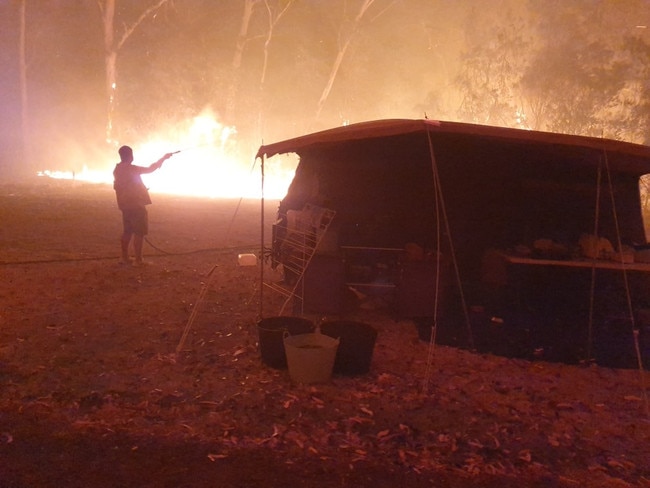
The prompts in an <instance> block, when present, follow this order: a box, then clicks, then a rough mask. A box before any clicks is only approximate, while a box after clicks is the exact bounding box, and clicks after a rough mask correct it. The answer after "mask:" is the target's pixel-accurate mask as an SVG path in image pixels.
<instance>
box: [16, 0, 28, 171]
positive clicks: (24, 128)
mask: <svg viewBox="0 0 650 488" xmlns="http://www.w3.org/2000/svg"><path fill="white" fill-rule="evenodd" d="M26 10H27V0H21V2H20V14H19V15H20V35H19V41H18V62H19V71H20V135H21V153H22V154H21V162H20V163H21V166H22V167H23V168H24V167H25V166H26V165H27V164H28V163H29V162H30V161H29V158H30V154H29V153H30V150H29V119H28V117H29V106H28V100H27V59H26V54H25V42H26V41H25V37H26V29H27V22H26Z"/></svg>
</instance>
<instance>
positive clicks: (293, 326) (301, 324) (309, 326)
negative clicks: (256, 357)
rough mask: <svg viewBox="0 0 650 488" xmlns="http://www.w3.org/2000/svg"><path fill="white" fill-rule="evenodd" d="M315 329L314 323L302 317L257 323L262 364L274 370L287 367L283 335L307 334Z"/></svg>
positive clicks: (271, 319)
mask: <svg viewBox="0 0 650 488" xmlns="http://www.w3.org/2000/svg"><path fill="white" fill-rule="evenodd" d="M314 329H315V326H314V323H313V322H312V321H311V320H309V319H305V318H302V317H291V316H286V317H285V316H278V317H267V318H265V319H262V320H260V321H259V322H258V323H257V332H258V334H259V343H260V354H261V356H262V362H263V363H264V364H266V365H267V366H270V367H272V368H276V369H284V368H286V367H287V356H286V353H285V350H284V333H285V332H288V333H289V335H297V334H307V333H309V332H313V331H314Z"/></svg>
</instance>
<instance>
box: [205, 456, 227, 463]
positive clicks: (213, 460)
mask: <svg viewBox="0 0 650 488" xmlns="http://www.w3.org/2000/svg"><path fill="white" fill-rule="evenodd" d="M227 457H228V455H227V454H208V459H209V460H210V461H212V462H215V461H216V460H217V459H224V458H227Z"/></svg>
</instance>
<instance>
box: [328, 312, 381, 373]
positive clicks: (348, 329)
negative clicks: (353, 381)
mask: <svg viewBox="0 0 650 488" xmlns="http://www.w3.org/2000/svg"><path fill="white" fill-rule="evenodd" d="M320 331H321V333H323V334H325V335H328V336H330V337H333V338H335V339H336V338H338V339H341V342H340V343H339V348H338V350H337V352H336V360H335V361H334V371H333V372H334V374H340V375H359V374H365V373H367V372H368V371H369V370H370V363H371V362H372V353H373V351H374V348H375V341H376V340H377V329H375V328H374V327H372V326H371V325H369V324H365V323H363V322H354V321H348V320H336V321H329V322H323V323H322V324H321V326H320Z"/></svg>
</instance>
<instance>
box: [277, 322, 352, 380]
mask: <svg viewBox="0 0 650 488" xmlns="http://www.w3.org/2000/svg"><path fill="white" fill-rule="evenodd" d="M338 347H339V339H333V338H332V337H329V336H326V335H324V334H320V333H310V334H299V335H294V336H290V335H288V334H286V335H285V336H284V350H285V353H286V355H287V366H288V367H289V376H290V377H291V380H292V381H294V382H295V383H326V382H328V381H329V380H330V379H331V378H332V370H333V368H334V360H335V359H336V350H337V349H338Z"/></svg>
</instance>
